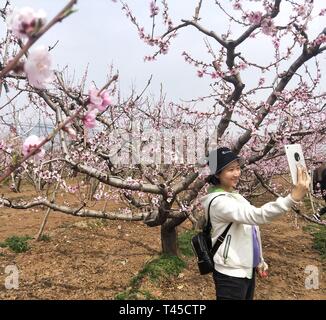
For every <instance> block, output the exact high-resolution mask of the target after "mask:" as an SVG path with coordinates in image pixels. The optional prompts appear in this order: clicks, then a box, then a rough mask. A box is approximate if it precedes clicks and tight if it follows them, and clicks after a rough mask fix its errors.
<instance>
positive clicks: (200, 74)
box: [197, 70, 204, 78]
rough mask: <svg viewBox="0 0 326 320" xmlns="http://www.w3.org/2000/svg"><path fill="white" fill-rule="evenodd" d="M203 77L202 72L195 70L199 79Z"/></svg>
mask: <svg viewBox="0 0 326 320" xmlns="http://www.w3.org/2000/svg"><path fill="white" fill-rule="evenodd" d="M203 75H204V71H201V70H197V76H198V77H199V78H202V77H203Z"/></svg>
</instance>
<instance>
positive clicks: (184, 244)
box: [178, 230, 197, 257]
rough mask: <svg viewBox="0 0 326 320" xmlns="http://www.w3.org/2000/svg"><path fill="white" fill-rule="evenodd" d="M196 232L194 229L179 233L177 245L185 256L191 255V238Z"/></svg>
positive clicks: (192, 253) (192, 254)
mask: <svg viewBox="0 0 326 320" xmlns="http://www.w3.org/2000/svg"><path fill="white" fill-rule="evenodd" d="M196 233H197V231H196V230H187V231H185V232H182V233H180V234H179V237H178V246H179V249H180V252H181V254H183V255H184V256H186V257H193V256H194V252H193V251H192V247H191V238H192V237H193V236H194V235H195V234H196Z"/></svg>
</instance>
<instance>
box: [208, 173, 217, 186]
mask: <svg viewBox="0 0 326 320" xmlns="http://www.w3.org/2000/svg"><path fill="white" fill-rule="evenodd" d="M206 182H207V183H209V184H212V185H214V186H217V185H219V184H220V179H219V178H218V177H217V176H216V175H215V174H211V175H209V176H208V177H207V178H206Z"/></svg>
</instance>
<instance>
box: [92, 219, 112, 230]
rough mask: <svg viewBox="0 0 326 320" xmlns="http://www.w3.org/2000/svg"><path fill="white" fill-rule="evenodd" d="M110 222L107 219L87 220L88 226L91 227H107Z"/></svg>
mask: <svg viewBox="0 0 326 320" xmlns="http://www.w3.org/2000/svg"><path fill="white" fill-rule="evenodd" d="M108 224H109V222H108V220H107V219H91V220H88V221H87V226H88V227H89V228H91V229H95V228H103V227H107V226H108Z"/></svg>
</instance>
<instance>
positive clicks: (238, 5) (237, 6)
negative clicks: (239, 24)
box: [233, 0, 242, 10]
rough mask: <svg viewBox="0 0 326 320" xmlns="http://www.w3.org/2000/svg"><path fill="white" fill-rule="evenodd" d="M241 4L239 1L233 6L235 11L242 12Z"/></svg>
mask: <svg viewBox="0 0 326 320" xmlns="http://www.w3.org/2000/svg"><path fill="white" fill-rule="evenodd" d="M241 8H242V7H241V3H240V2H239V1H238V0H237V1H236V3H235V4H234V5H233V9H234V10H241Z"/></svg>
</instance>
